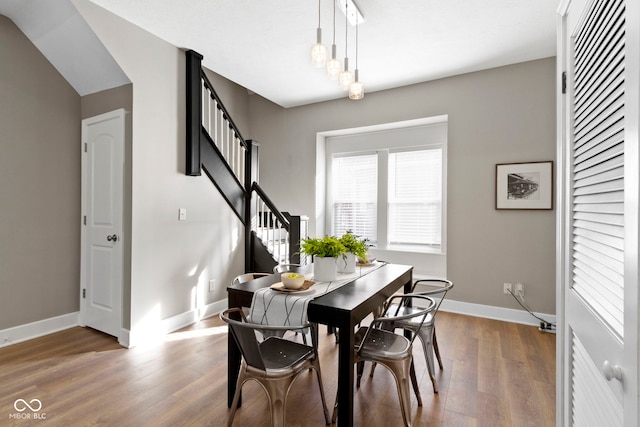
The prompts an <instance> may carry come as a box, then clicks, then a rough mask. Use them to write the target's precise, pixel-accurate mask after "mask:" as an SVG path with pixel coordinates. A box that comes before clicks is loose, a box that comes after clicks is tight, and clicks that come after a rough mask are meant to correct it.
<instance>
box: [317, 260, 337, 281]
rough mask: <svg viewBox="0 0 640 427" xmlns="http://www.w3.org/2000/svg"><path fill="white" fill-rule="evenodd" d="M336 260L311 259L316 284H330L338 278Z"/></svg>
mask: <svg viewBox="0 0 640 427" xmlns="http://www.w3.org/2000/svg"><path fill="white" fill-rule="evenodd" d="M337 261H338V258H328V257H327V258H325V257H318V256H314V257H313V278H314V280H315V281H316V282H332V281H334V280H336V279H337V278H338V263H337Z"/></svg>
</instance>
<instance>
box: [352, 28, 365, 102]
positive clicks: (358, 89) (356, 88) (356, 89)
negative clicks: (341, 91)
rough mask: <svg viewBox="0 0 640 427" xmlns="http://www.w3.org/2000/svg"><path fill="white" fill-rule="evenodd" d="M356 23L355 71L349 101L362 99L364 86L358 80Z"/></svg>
mask: <svg viewBox="0 0 640 427" xmlns="http://www.w3.org/2000/svg"><path fill="white" fill-rule="evenodd" d="M358 45H359V43H358V23H357V22H356V69H355V72H354V73H355V80H354V81H353V83H351V85H349V99H355V100H358V99H362V98H364V86H363V85H362V83H360V78H359V76H358Z"/></svg>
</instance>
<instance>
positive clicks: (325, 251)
mask: <svg viewBox="0 0 640 427" xmlns="http://www.w3.org/2000/svg"><path fill="white" fill-rule="evenodd" d="M300 252H301V253H303V254H306V255H312V256H313V276H314V278H315V280H317V281H320V282H331V281H333V280H336V278H337V277H338V265H337V260H338V257H339V256H341V255H343V254H345V253H346V252H347V249H346V248H345V247H344V245H343V244H342V242H341V241H340V239H338V238H337V237H333V236H324V237H322V238H320V237H316V238H307V239H302V240H301V241H300Z"/></svg>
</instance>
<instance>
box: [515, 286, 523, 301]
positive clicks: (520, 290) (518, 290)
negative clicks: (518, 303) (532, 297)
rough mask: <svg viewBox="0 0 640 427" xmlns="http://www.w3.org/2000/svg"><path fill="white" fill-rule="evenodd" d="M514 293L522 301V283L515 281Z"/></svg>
mask: <svg viewBox="0 0 640 427" xmlns="http://www.w3.org/2000/svg"><path fill="white" fill-rule="evenodd" d="M516 295H518V296H519V297H520V298H521V299H522V301H524V285H523V284H522V283H516Z"/></svg>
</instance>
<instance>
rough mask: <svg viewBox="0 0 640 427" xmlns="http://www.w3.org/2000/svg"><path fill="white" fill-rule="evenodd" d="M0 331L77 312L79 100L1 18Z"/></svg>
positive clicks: (50, 67) (78, 267)
mask: <svg viewBox="0 0 640 427" xmlns="http://www.w3.org/2000/svg"><path fill="white" fill-rule="evenodd" d="M0 200H1V201H2V202H1V203H2V209H0V329H5V328H9V327H12V326H17V325H21V324H25V323H30V322H34V321H37V320H41V319H46V318H50V317H55V316H59V315H63V314H67V313H72V312H74V311H77V310H78V309H79V281H80V96H79V95H78V94H77V93H76V91H75V90H74V89H73V88H72V87H71V86H70V85H69V84H68V83H67V82H66V81H65V80H64V79H63V78H62V76H60V74H59V73H58V72H57V71H56V70H55V68H54V67H53V66H52V65H51V64H50V63H49V62H48V61H47V60H46V59H45V58H44V57H43V56H42V55H41V54H40V52H39V51H38V50H37V49H36V48H35V47H34V46H33V44H31V42H30V41H29V40H28V39H27V38H26V37H25V36H24V34H22V32H21V31H20V30H19V29H18V28H17V27H16V26H15V25H14V24H13V22H12V21H11V20H9V19H8V18H6V17H4V16H2V15H0Z"/></svg>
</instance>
